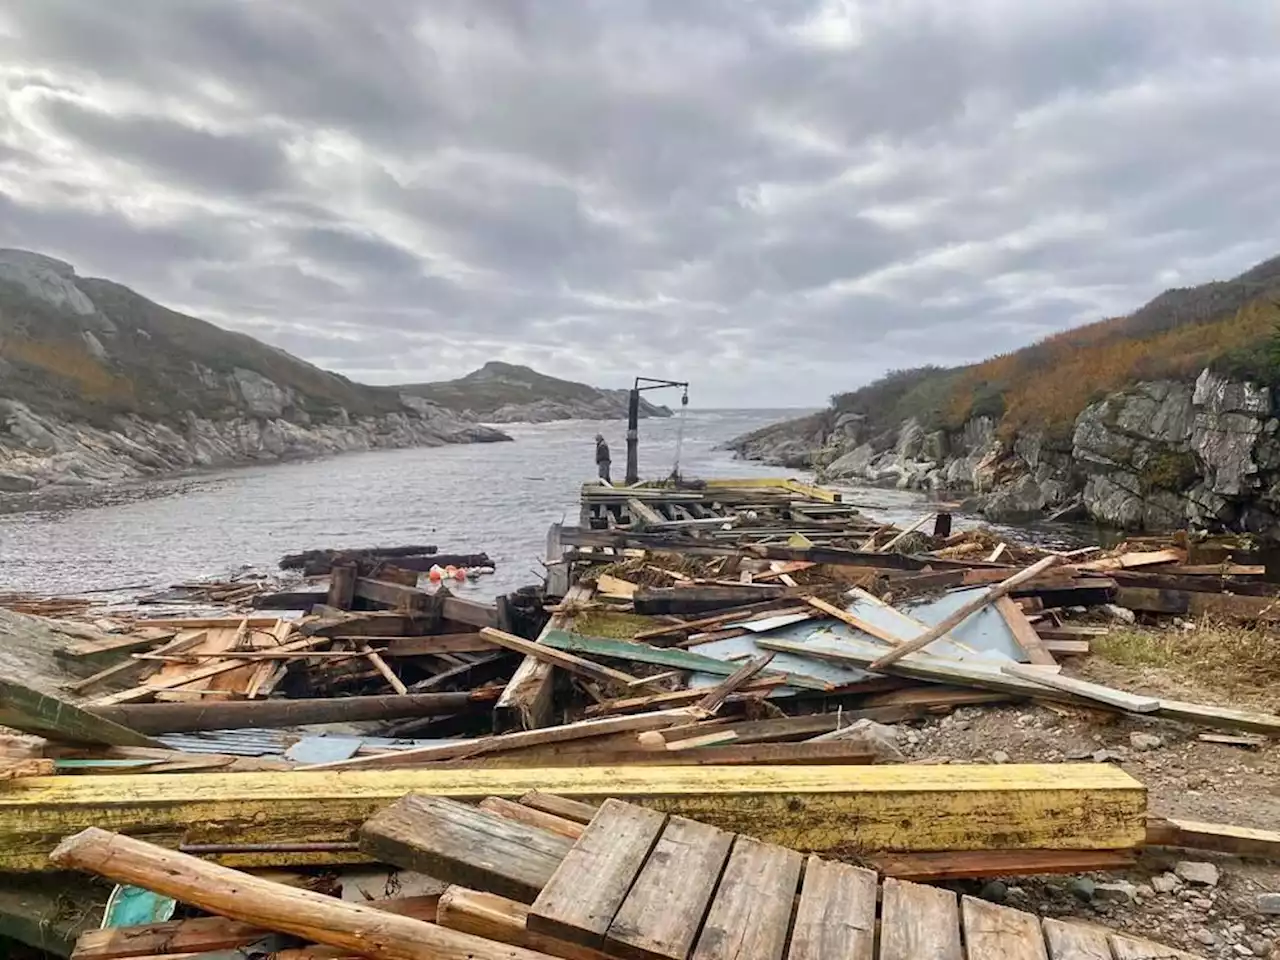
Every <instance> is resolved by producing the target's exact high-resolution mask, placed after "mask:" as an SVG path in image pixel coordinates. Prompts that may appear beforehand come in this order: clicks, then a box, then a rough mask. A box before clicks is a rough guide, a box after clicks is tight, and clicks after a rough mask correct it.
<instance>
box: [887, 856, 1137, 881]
mask: <svg viewBox="0 0 1280 960" xmlns="http://www.w3.org/2000/svg"><path fill="white" fill-rule="evenodd" d="M1136 860H1137V855H1136V853H1135V852H1134V851H1132V850H970V851H950V850H947V851H941V852H936V853H895V854H883V855H876V856H870V857H867V858H866V863H867V865H868V866H872V867H874V868H875V869H876V870H877V871H878V872H879V873H881V874H882V875H884V876H886V877H896V878H897V879H899V880H912V881H916V882H918V883H941V882H944V881H947V880H964V879H972V878H983V877H1034V876H1040V875H1047V874H1063V873H1093V872H1094V871H1102V870H1127V869H1128V868H1130V867H1132V866H1133V864H1134V862H1135V861H1136Z"/></svg>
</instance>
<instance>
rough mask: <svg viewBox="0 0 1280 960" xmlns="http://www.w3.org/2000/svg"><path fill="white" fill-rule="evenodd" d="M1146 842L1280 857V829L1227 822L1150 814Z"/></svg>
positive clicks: (1159, 845) (1277, 858)
mask: <svg viewBox="0 0 1280 960" xmlns="http://www.w3.org/2000/svg"><path fill="white" fill-rule="evenodd" d="M1146 845H1147V846H1149V847H1185V848H1187V849H1190V850H1212V851H1215V852H1217V853H1233V854H1236V855H1237V856H1242V857H1262V858H1265V859H1268V860H1280V832H1277V831H1275V830H1255V829H1253V828H1251V827H1237V826H1233V825H1231V824H1227V823H1201V822H1199V821H1196V820H1175V819H1171V818H1165V817H1150V818H1149V819H1148V820H1147V840H1146Z"/></svg>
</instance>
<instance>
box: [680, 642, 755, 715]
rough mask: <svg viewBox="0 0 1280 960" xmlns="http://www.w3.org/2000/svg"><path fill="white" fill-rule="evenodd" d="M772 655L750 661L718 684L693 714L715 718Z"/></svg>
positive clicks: (694, 709)
mask: <svg viewBox="0 0 1280 960" xmlns="http://www.w3.org/2000/svg"><path fill="white" fill-rule="evenodd" d="M773 656H774V655H773V654H772V653H766V654H764V655H763V656H759V657H756V658H755V659H753V660H748V661H747V662H746V663H744V664H743V665H742V666H740V667H739V668H738V669H737V670H735V671H734V672H733V673H731V674H729V676H727V677H725V678H724V679H723V680H722V681H720V682H719V683H718V684H716V685H715V686H714V687H712V688H711V690H710V691H709V692H708V693H707V695H706V696H705V697H703V698H702V699H701V700H699V701H698V702H697V703H695V704H694V705H693V712H694V713H697V714H702V715H705V716H708V717H711V716H715V715H716V713H718V712H719V710H720V708H721V707H723V706H724V704H725V701H726V700H728V699H729V697H730V696H731V695H733V694H734V693H736V692H737V691H738V690H739V689H741V688H742V687H744V686H745V685H746V684H747V681H749V680H750V679H751V678H752V677H754V676H755V675H756V674H757V673H759V672H760V671H761V670H763V669H764V668H765V667H767V666H768V665H769V663H770V662H771V661H772V660H773Z"/></svg>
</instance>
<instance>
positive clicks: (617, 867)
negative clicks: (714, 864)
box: [527, 800, 667, 948]
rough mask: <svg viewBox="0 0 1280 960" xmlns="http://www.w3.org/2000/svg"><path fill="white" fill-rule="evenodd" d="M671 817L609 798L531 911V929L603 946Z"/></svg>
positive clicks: (572, 940) (590, 944)
mask: <svg viewBox="0 0 1280 960" xmlns="http://www.w3.org/2000/svg"><path fill="white" fill-rule="evenodd" d="M666 819H667V818H666V817H665V816H663V815H662V814H661V813H658V812H656V811H654V810H647V809H645V808H644V807H638V806H636V805H635V804H630V803H622V802H621V801H618V800H606V801H605V802H604V804H603V805H601V807H600V811H599V813H597V814H596V816H595V817H594V818H593V819H592V821H591V823H590V824H589V825H588V826H587V827H585V828H584V832H583V834H582V836H581V837H579V838H578V840H577V842H576V843H574V845H573V847H572V849H570V850H569V852H568V854H567V855H566V856H565V857H564V859H563V860H562V861H561V862H560V864H559V866H558V867H557V868H556V870H555V872H554V873H553V874H552V876H551V878H550V880H548V882H547V883H546V885H545V886H544V887H543V888H542V891H541V892H540V893H539V894H538V897H537V899H536V900H535V901H534V904H533V906H532V907H531V908H530V910H529V917H528V920H527V925H528V927H529V929H530V930H534V931H537V932H540V933H545V934H548V935H550V936H553V937H557V938H558V939H561V940H568V941H570V942H572V943H579V944H582V945H584V946H589V947H596V948H598V947H600V946H601V945H602V944H603V942H604V936H605V933H606V931H607V930H608V929H609V924H610V923H611V922H612V921H613V918H614V916H615V915H616V914H617V912H618V910H619V909H620V908H621V906H622V902H623V900H624V899H625V898H626V896H627V893H628V891H630V890H631V886H632V884H633V883H634V882H635V879H636V877H637V875H638V874H639V873H640V868H641V867H642V866H644V863H645V860H646V859H647V858H648V856H649V853H650V851H651V850H653V847H654V844H655V843H656V842H657V840H658V836H659V835H660V834H661V833H662V828H663V826H664V825H665V824H666Z"/></svg>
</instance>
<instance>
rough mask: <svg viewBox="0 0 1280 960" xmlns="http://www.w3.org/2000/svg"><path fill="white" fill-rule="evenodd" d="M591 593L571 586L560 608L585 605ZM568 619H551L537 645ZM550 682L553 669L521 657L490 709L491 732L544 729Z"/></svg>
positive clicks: (585, 587) (549, 704) (551, 689)
mask: <svg viewBox="0 0 1280 960" xmlns="http://www.w3.org/2000/svg"><path fill="white" fill-rule="evenodd" d="M591 592H592V588H591V587H590V586H588V585H586V584H575V585H574V586H572V587H571V588H570V589H569V592H568V593H567V594H566V595H565V598H564V602H563V604H562V607H563V608H564V609H568V610H572V609H573V608H574V607H576V606H577V605H578V604H580V603H586V602H587V601H589V600H590V599H591ZM568 619H569V618H568V616H566V615H565V614H563V613H557V614H555V615H554V616H552V617H551V619H550V620H548V621H547V624H546V626H545V627H543V629H542V633H541V634H540V635H539V637H538V641H537V642H541V640H542V638H543V637H544V636H545V635H546V634H547V632H548V631H550V630H555V629H557V628H561V627H564V626H567V625H568ZM554 680H555V670H554V668H553V667H552V666H551V664H549V663H547V662H546V661H543V660H539V659H538V658H537V657H525V658H524V660H522V661H521V663H520V666H519V667H517V668H516V672H515V674H514V675H513V676H512V677H511V680H510V682H509V683H508V684H507V686H506V689H505V690H503V692H502V696H501V697H500V698H499V700H498V703H497V706H496V707H495V708H494V712H493V721H494V729H495V730H510V729H512V728H513V727H514V728H519V729H522V730H534V729H537V728H539V727H545V726H548V725H549V724H550V723H551V714H552V711H553V708H554V702H553V698H552V694H553V692H554V687H553V684H554Z"/></svg>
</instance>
